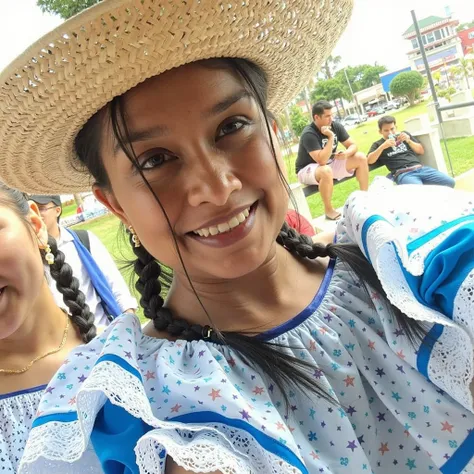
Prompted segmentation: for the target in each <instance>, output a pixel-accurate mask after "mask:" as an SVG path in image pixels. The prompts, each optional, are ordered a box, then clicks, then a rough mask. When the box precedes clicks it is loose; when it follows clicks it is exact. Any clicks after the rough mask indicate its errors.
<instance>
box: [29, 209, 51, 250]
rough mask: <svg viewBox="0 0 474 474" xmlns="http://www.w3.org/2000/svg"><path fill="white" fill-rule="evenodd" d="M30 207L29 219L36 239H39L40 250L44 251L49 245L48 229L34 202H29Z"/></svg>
mask: <svg viewBox="0 0 474 474" xmlns="http://www.w3.org/2000/svg"><path fill="white" fill-rule="evenodd" d="M28 205H29V207H30V212H29V213H28V219H29V221H30V222H31V225H32V227H33V230H34V232H35V234H36V237H37V238H38V246H39V248H40V249H44V248H45V247H46V246H47V245H48V229H47V227H46V224H45V223H44V222H43V219H42V218H41V214H40V211H39V209H38V206H37V204H36V203H35V202H34V201H28Z"/></svg>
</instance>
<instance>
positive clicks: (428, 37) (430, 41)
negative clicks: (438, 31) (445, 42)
mask: <svg viewBox="0 0 474 474" xmlns="http://www.w3.org/2000/svg"><path fill="white" fill-rule="evenodd" d="M426 41H428V43H432V42H433V41H434V35H433V32H432V31H430V32H429V33H428V34H427V35H426Z"/></svg>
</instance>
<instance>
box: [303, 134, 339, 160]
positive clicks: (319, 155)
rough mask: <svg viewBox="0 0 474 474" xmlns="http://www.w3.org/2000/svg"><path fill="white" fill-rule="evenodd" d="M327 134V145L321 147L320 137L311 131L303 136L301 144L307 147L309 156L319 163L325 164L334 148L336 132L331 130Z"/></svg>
mask: <svg viewBox="0 0 474 474" xmlns="http://www.w3.org/2000/svg"><path fill="white" fill-rule="evenodd" d="M325 135H326V136H327V137H328V141H327V143H326V145H325V146H324V147H323V148H321V144H320V143H319V139H318V137H316V135H313V134H311V133H306V134H304V135H303V136H302V137H301V145H302V146H303V147H304V148H305V150H306V151H307V153H308V154H309V156H310V157H311V159H312V160H313V161H315V162H316V163H317V164H318V165H320V166H324V165H325V164H326V163H327V162H328V160H329V158H331V155H332V148H333V146H334V133H333V132H332V131H331V130H329V132H328V131H326V133H325Z"/></svg>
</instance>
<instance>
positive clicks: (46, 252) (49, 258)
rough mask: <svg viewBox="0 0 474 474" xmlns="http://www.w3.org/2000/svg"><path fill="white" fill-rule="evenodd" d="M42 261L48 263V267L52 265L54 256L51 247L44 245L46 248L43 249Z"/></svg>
mask: <svg viewBox="0 0 474 474" xmlns="http://www.w3.org/2000/svg"><path fill="white" fill-rule="evenodd" d="M44 259H45V260H46V262H47V263H48V265H52V264H53V263H54V255H53V253H52V252H51V247H50V246H49V244H46V247H45V248H44Z"/></svg>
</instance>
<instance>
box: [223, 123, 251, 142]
mask: <svg viewBox="0 0 474 474" xmlns="http://www.w3.org/2000/svg"><path fill="white" fill-rule="evenodd" d="M246 125H248V122H245V121H244V120H233V121H232V122H227V123H225V124H224V125H222V127H221V128H220V129H219V131H218V132H217V138H223V137H225V136H226V135H230V134H232V133H235V132H238V131H239V130H240V129H241V128H243V127H245V126H246Z"/></svg>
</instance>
